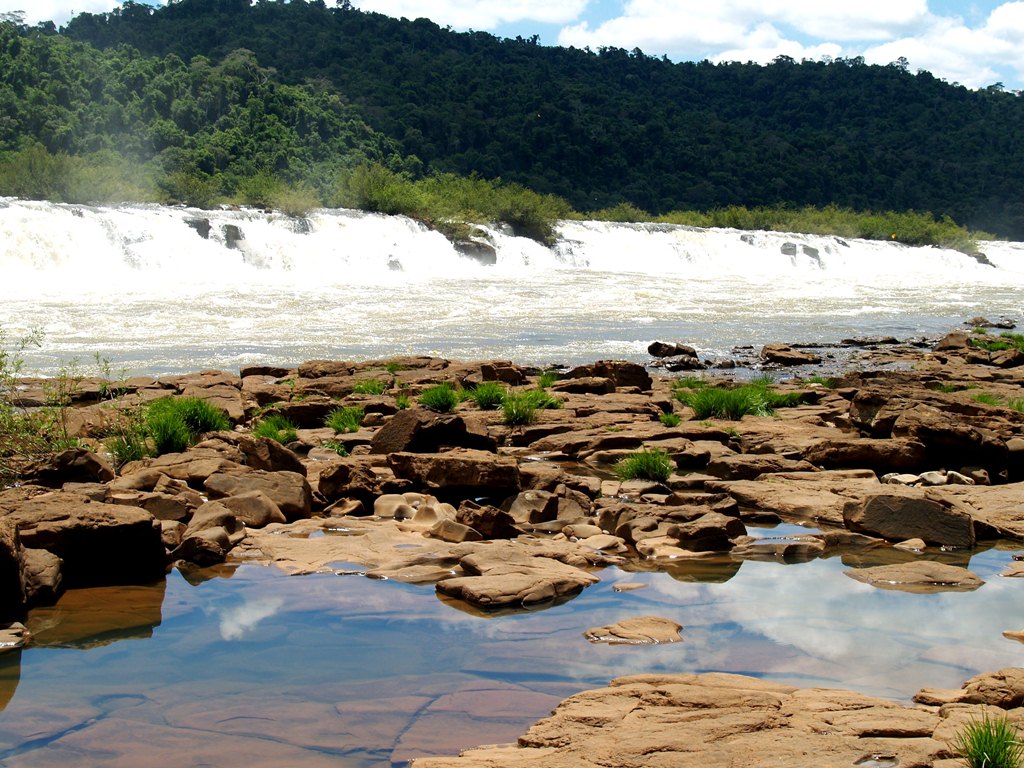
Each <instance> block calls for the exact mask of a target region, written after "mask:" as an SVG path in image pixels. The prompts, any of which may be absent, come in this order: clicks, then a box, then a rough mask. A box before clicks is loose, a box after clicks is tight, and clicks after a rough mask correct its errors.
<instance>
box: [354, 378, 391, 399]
mask: <svg viewBox="0 0 1024 768" xmlns="http://www.w3.org/2000/svg"><path fill="white" fill-rule="evenodd" d="M387 390H388V383H387V382H386V381H384V380H383V379H366V380H365V381H360V382H358V383H357V384H356V385H355V386H354V387H352V394H353V395H383V394H384V393H385V392H387Z"/></svg>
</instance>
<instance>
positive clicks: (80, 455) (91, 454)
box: [20, 448, 114, 488]
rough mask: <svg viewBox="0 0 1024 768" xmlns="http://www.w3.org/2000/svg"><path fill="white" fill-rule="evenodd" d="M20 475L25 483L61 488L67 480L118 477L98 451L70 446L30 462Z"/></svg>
mask: <svg viewBox="0 0 1024 768" xmlns="http://www.w3.org/2000/svg"><path fill="white" fill-rule="evenodd" d="M20 478H21V481H22V482H24V483H32V484H34V485H45V486H47V487H49V488H61V487H63V486H64V484H65V483H92V482H99V483H106V482H109V481H110V480H113V479H114V468H113V467H112V466H111V465H110V462H109V461H107V459H106V458H105V457H103V456H101V455H100V454H98V453H96V452H95V451H90V450H86V449H85V448H69V449H67V450H66V451H61V452H60V453H57V454H54V455H53V456H49V457H47V458H45V459H41V460H39V461H35V462H32V463H30V464H29V465H28V466H26V467H25V469H24V470H23V471H22V472H21V473H20Z"/></svg>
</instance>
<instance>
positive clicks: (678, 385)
mask: <svg viewBox="0 0 1024 768" xmlns="http://www.w3.org/2000/svg"><path fill="white" fill-rule="evenodd" d="M706 386H708V381H707V379H705V378H704V377H702V376H692V375H691V376H680V377H679V378H678V379H676V380H675V381H674V382H672V389H673V390H674V391H676V393H677V394H678V391H679V390H681V389H693V390H697V389H704V387H706Z"/></svg>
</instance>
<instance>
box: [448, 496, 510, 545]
mask: <svg viewBox="0 0 1024 768" xmlns="http://www.w3.org/2000/svg"><path fill="white" fill-rule="evenodd" d="M455 520H456V522H459V523H462V524H463V525H465V526H467V527H469V528H472V529H473V530H475V531H477V532H478V533H479V534H480V535H481V536H482V537H483V538H485V539H514V538H516V537H517V536H519V535H521V534H522V533H523V531H521V530H520V529H519V528H517V527H516V521H515V520H514V519H513V518H512V516H511V515H510V514H509V513H508V512H503V511H502V510H500V509H498V508H497V507H492V506H489V505H486V504H484V505H481V504H477V503H475V502H472V501H464V502H462V504H460V505H459V509H458V513H457V514H456V516H455Z"/></svg>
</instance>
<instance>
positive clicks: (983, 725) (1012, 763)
mask: <svg viewBox="0 0 1024 768" xmlns="http://www.w3.org/2000/svg"><path fill="white" fill-rule="evenodd" d="M953 746H954V747H955V748H956V750H957V752H958V753H959V754H960V756H961V757H962V758H963V759H964V760H965V761H966V762H967V765H968V766H969V767H970V768H1020V764H1021V759H1022V757H1024V748H1022V747H1024V745H1022V743H1021V741H1020V740H1019V739H1018V734H1017V729H1016V728H1015V727H1014V726H1013V725H1011V724H1010V722H1009V721H1008V720H1007V719H1006V716H1005V715H1004V716H1001V717H989V716H988V715H985V716H983V717H982V718H981V719H980V720H972V721H971V722H969V723H967V725H965V726H964V729H963V730H962V731H960V733H958V734H957V736H956V739H955V740H954V742H953Z"/></svg>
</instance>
